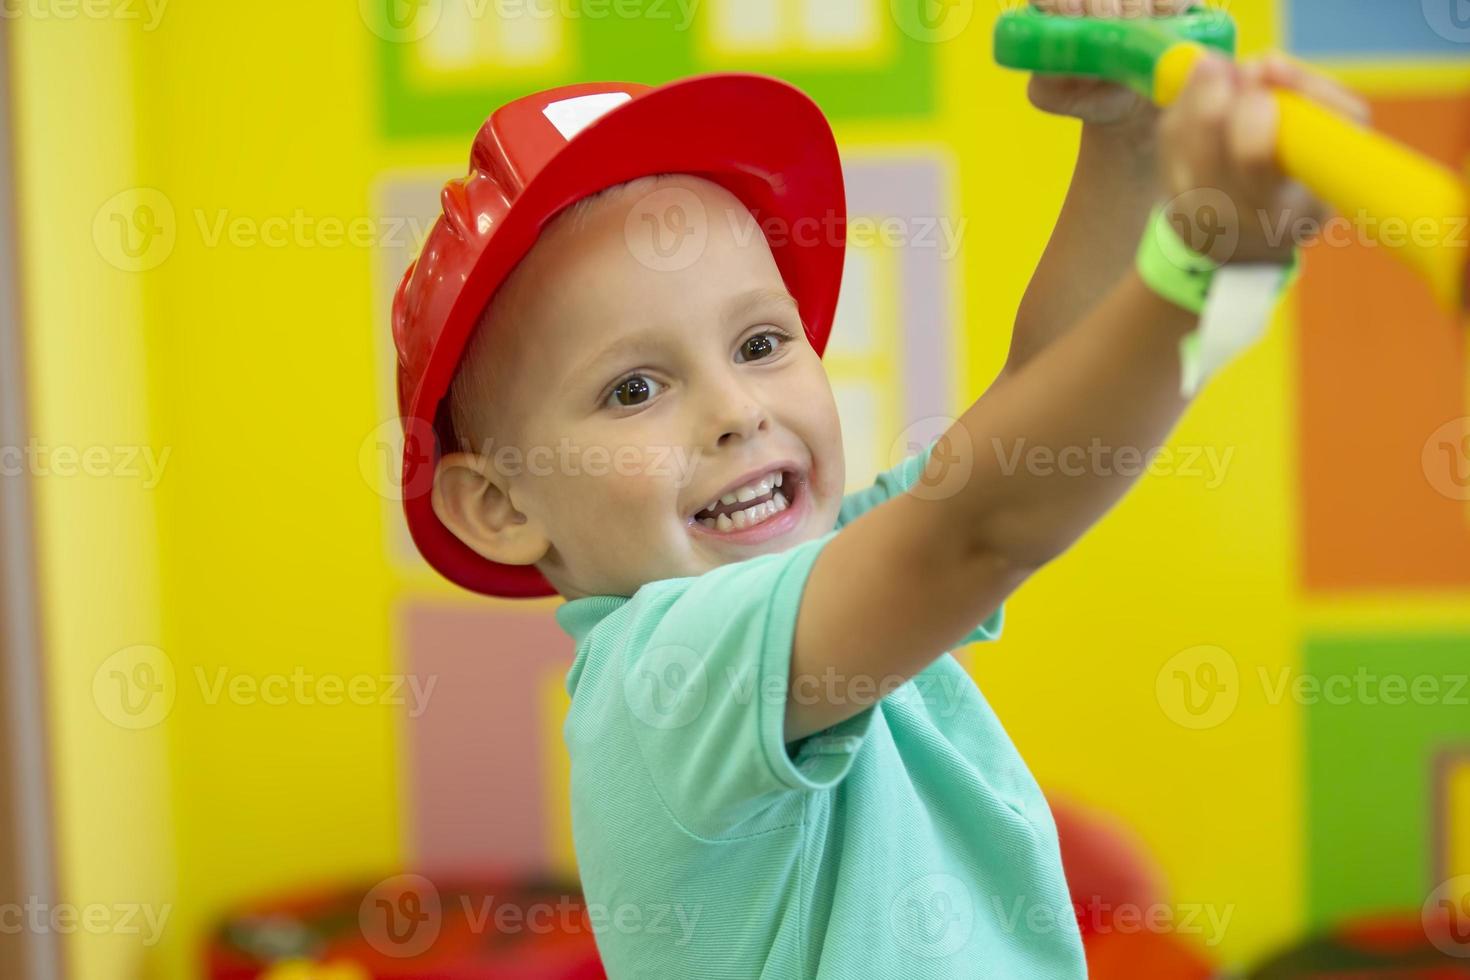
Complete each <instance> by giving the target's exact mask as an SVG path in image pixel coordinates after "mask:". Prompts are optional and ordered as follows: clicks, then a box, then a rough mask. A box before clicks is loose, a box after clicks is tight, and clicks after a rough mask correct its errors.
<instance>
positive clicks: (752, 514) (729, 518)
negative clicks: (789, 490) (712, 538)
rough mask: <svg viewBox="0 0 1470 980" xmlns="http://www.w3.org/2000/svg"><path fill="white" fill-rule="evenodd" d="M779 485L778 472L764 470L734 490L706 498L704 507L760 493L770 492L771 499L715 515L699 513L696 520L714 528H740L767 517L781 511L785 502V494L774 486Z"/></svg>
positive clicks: (747, 498) (747, 500) (717, 529)
mask: <svg viewBox="0 0 1470 980" xmlns="http://www.w3.org/2000/svg"><path fill="white" fill-rule="evenodd" d="M780 486H781V474H780V473H779V472H776V473H770V474H767V475H766V476H763V477H761V478H760V479H759V480H757V481H755V482H754V483H747V484H746V485H745V486H743V487H740V488H739V489H738V490H735V491H732V492H731V493H727V494H725V495H724V496H723V497H721V498H720V499H719V500H712V501H710V503H709V506H708V507H706V508H705V510H714V509H715V508H716V507H718V506H719V505H720V504H742V503H747V502H749V501H751V500H754V499H756V498H757V497H764V496H765V495H766V494H771V499H770V500H763V501H761V502H760V503H758V504H755V505H753V506H750V507H745V508H742V509H741V510H737V511H735V512H734V513H733V514H721V515H719V516H718V517H701V518H699V523H701V524H703V525H704V526H705V527H707V528H710V529H712V530H716V531H729V530H732V529H734V530H741V529H743V528H747V527H752V526H754V525H756V524H759V523H761V522H762V521H764V520H766V519H767V518H770V517H774V516H775V515H777V514H779V513H781V511H783V510H785V509H786V508H787V507H788V506H789V504H788V503H787V500H786V497H785V495H784V494H782V493H781V491H780V490H779V489H777V488H778V487H780ZM772 491H774V493H773V492H772Z"/></svg>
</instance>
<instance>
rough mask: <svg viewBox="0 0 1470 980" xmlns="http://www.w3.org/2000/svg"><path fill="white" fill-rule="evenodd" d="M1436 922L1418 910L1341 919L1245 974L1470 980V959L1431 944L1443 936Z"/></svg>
mask: <svg viewBox="0 0 1470 980" xmlns="http://www.w3.org/2000/svg"><path fill="white" fill-rule="evenodd" d="M1438 925H1439V924H1438V923H1434V922H1426V921H1425V920H1424V919H1423V918H1421V916H1420V915H1419V914H1418V913H1416V912H1404V913H1402V914H1400V915H1397V916H1392V915H1385V916H1378V917H1376V918H1372V919H1359V920H1355V921H1353V922H1348V923H1344V924H1343V925H1341V926H1339V927H1338V928H1337V929H1336V930H1334V931H1333V932H1331V933H1328V934H1326V935H1322V936H1314V937H1312V938H1310V939H1308V940H1306V941H1305V942H1303V943H1301V944H1300V945H1298V946H1295V947H1293V948H1292V949H1289V950H1287V951H1286V952H1284V953H1282V954H1280V955H1279V956H1275V957H1272V958H1271V959H1270V960H1269V961H1268V962H1266V963H1265V964H1264V965H1262V966H1260V967H1259V968H1257V969H1256V970H1254V971H1253V972H1251V973H1250V974H1249V975H1248V976H1249V980H1341V978H1344V977H1361V978H1363V980H1470V959H1466V958H1465V957H1463V956H1454V955H1451V953H1450V952H1449V951H1448V950H1447V949H1445V948H1441V947H1437V946H1436V945H1435V943H1434V938H1439V939H1440V941H1441V942H1444V941H1445V936H1444V935H1442V934H1438V929H1437V927H1438ZM1432 937H1433V938H1432Z"/></svg>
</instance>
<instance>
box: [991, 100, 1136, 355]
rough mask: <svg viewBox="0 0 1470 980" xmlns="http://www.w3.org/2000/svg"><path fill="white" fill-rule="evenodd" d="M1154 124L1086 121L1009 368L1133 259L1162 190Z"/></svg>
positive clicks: (1070, 323)
mask: <svg viewBox="0 0 1470 980" xmlns="http://www.w3.org/2000/svg"><path fill="white" fill-rule="evenodd" d="M1154 130H1155V127H1154V125H1153V123H1152V121H1149V123H1148V124H1147V125H1143V124H1128V125H1111V126H1092V125H1089V126H1084V127H1083V129H1082V140H1081V144H1080V146H1079V148H1078V153H1077V166H1076V169H1075V170H1074V172H1073V175H1072V183H1071V185H1070V187H1069V188H1068V191H1067V198H1066V201H1065V202H1064V203H1063V205H1062V211H1061V214H1060V215H1059V216H1058V218H1057V223H1056V227H1055V229H1054V230H1053V231H1052V235H1051V239H1050V240H1049V241H1048V243H1047V246H1046V250H1045V251H1044V252H1043V253H1042V256H1041V261H1040V262H1039V263H1038V264H1037V267H1036V272H1035V273H1034V274H1033V276H1032V277H1031V282H1030V285H1029V286H1028V287H1027V289H1026V294H1025V296H1023V297H1022V299H1021V305H1020V308H1019V310H1018V311H1017V314H1016V325H1015V330H1014V333H1013V334H1012V339H1011V349H1010V353H1009V355H1008V357H1007V361H1006V370H1007V372H1008V373H1010V372H1014V371H1016V370H1017V369H1019V368H1020V367H1021V366H1022V365H1024V364H1025V363H1026V362H1027V361H1029V360H1031V358H1032V357H1034V356H1035V355H1036V354H1037V353H1038V352H1039V351H1041V350H1042V349H1043V348H1045V347H1046V346H1047V345H1048V344H1050V343H1051V342H1052V341H1054V340H1056V339H1057V338H1058V337H1060V336H1062V335H1063V334H1064V333H1066V332H1067V331H1068V330H1070V329H1072V328H1073V327H1075V326H1076V325H1077V324H1078V323H1079V322H1081V319H1082V317H1083V316H1085V315H1086V313H1087V311H1088V310H1090V309H1092V308H1093V307H1095V306H1096V305H1097V303H1098V301H1099V300H1101V299H1102V297H1103V296H1104V295H1106V293H1107V291H1108V290H1109V289H1111V288H1112V287H1113V285H1114V284H1115V283H1117V282H1118V280H1119V279H1120V278H1121V277H1122V276H1123V274H1124V273H1125V272H1126V271H1127V270H1128V268H1129V267H1130V266H1131V264H1132V262H1133V253H1134V252H1135V250H1136V249H1137V246H1138V240H1139V238H1140V237H1141V236H1142V235H1143V229H1144V225H1145V224H1146V223H1147V220H1148V213H1149V210H1150V209H1151V208H1152V207H1153V205H1154V204H1155V203H1157V202H1158V201H1159V200H1160V198H1161V196H1162V186H1163V185H1162V181H1161V180H1160V178H1159V174H1158V164H1157V158H1156V154H1155V152H1154V146H1153V141H1154V139H1155V135H1154Z"/></svg>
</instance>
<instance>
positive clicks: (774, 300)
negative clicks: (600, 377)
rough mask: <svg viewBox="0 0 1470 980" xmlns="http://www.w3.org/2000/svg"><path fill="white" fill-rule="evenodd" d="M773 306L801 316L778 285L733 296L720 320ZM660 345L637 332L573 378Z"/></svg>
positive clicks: (650, 333)
mask: <svg viewBox="0 0 1470 980" xmlns="http://www.w3.org/2000/svg"><path fill="white" fill-rule="evenodd" d="M772 307H787V308H788V309H789V310H790V312H791V313H792V315H793V316H796V315H798V314H799V308H798V306H797V303H796V298H795V297H794V296H792V295H791V293H790V292H789V291H788V290H786V289H784V288H781V287H777V286H759V287H757V288H755V289H748V290H746V291H745V292H743V293H737V294H735V295H734V296H732V297H730V299H729V300H727V301H726V302H725V308H724V315H723V317H722V318H721V319H722V320H723V322H726V323H729V322H731V321H734V320H741V319H744V318H746V317H748V316H751V315H752V314H754V313H757V312H760V311H761V310H767V309H771V308H772ZM660 346H661V338H660V335H659V331H658V330H656V329H644V330H642V331H639V332H638V333H632V334H628V335H626V336H621V337H618V338H617V339H615V340H613V341H612V342H611V343H608V344H606V345H604V346H603V347H601V348H600V349H599V350H598V351H597V353H596V354H593V355H592V356H591V357H589V358H587V359H586V360H585V361H583V362H582V363H581V366H580V367H579V368H578V369H577V371H576V373H575V374H573V375H572V378H574V379H581V378H585V377H587V376H589V375H593V374H595V373H596V372H597V369H598V365H600V364H602V363H603V362H604V361H606V360H607V359H608V358H610V357H611V356H612V355H613V353H614V352H621V353H628V354H632V353H637V354H644V353H647V352H650V351H654V350H657V349H658V348H659V347H660ZM574 383H575V382H574Z"/></svg>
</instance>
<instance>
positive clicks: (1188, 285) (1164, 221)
mask: <svg viewBox="0 0 1470 980" xmlns="http://www.w3.org/2000/svg"><path fill="white" fill-rule="evenodd" d="M1134 264H1135V265H1136V266H1137V268H1138V275H1139V277H1140V278H1142V279H1143V281H1144V283H1145V284H1146V285H1147V286H1148V288H1149V289H1152V290H1153V291H1154V292H1156V293H1158V294H1159V295H1160V296H1162V297H1163V298H1164V299H1166V300H1168V301H1169V302H1171V303H1173V304H1174V305H1175V306H1178V307H1181V308H1183V309H1186V310H1188V311H1189V312H1191V313H1193V314H1194V315H1195V316H1198V315H1199V314H1201V313H1203V312H1204V309H1205V299H1206V298H1207V297H1208V296H1209V295H1210V286H1211V285H1212V284H1213V283H1214V281H1215V272H1216V271H1217V270H1219V268H1220V263H1218V262H1216V261H1215V260H1213V259H1211V258H1210V257H1209V256H1206V255H1201V254H1200V253H1199V252H1196V251H1195V250H1194V249H1192V248H1190V247H1189V246H1188V245H1187V244H1185V242H1184V240H1183V239H1181V238H1180V237H1179V234H1178V233H1177V232H1176V231H1175V230H1174V227H1173V226H1172V225H1170V224H1169V219H1168V217H1167V216H1165V214H1164V209H1163V208H1162V207H1156V208H1154V209H1153V212H1152V213H1151V214H1150V215H1149V220H1148V227H1147V228H1145V229H1144V232H1143V240H1142V241H1140V242H1139V243H1138V255H1137V256H1136V258H1135V260H1134Z"/></svg>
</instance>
